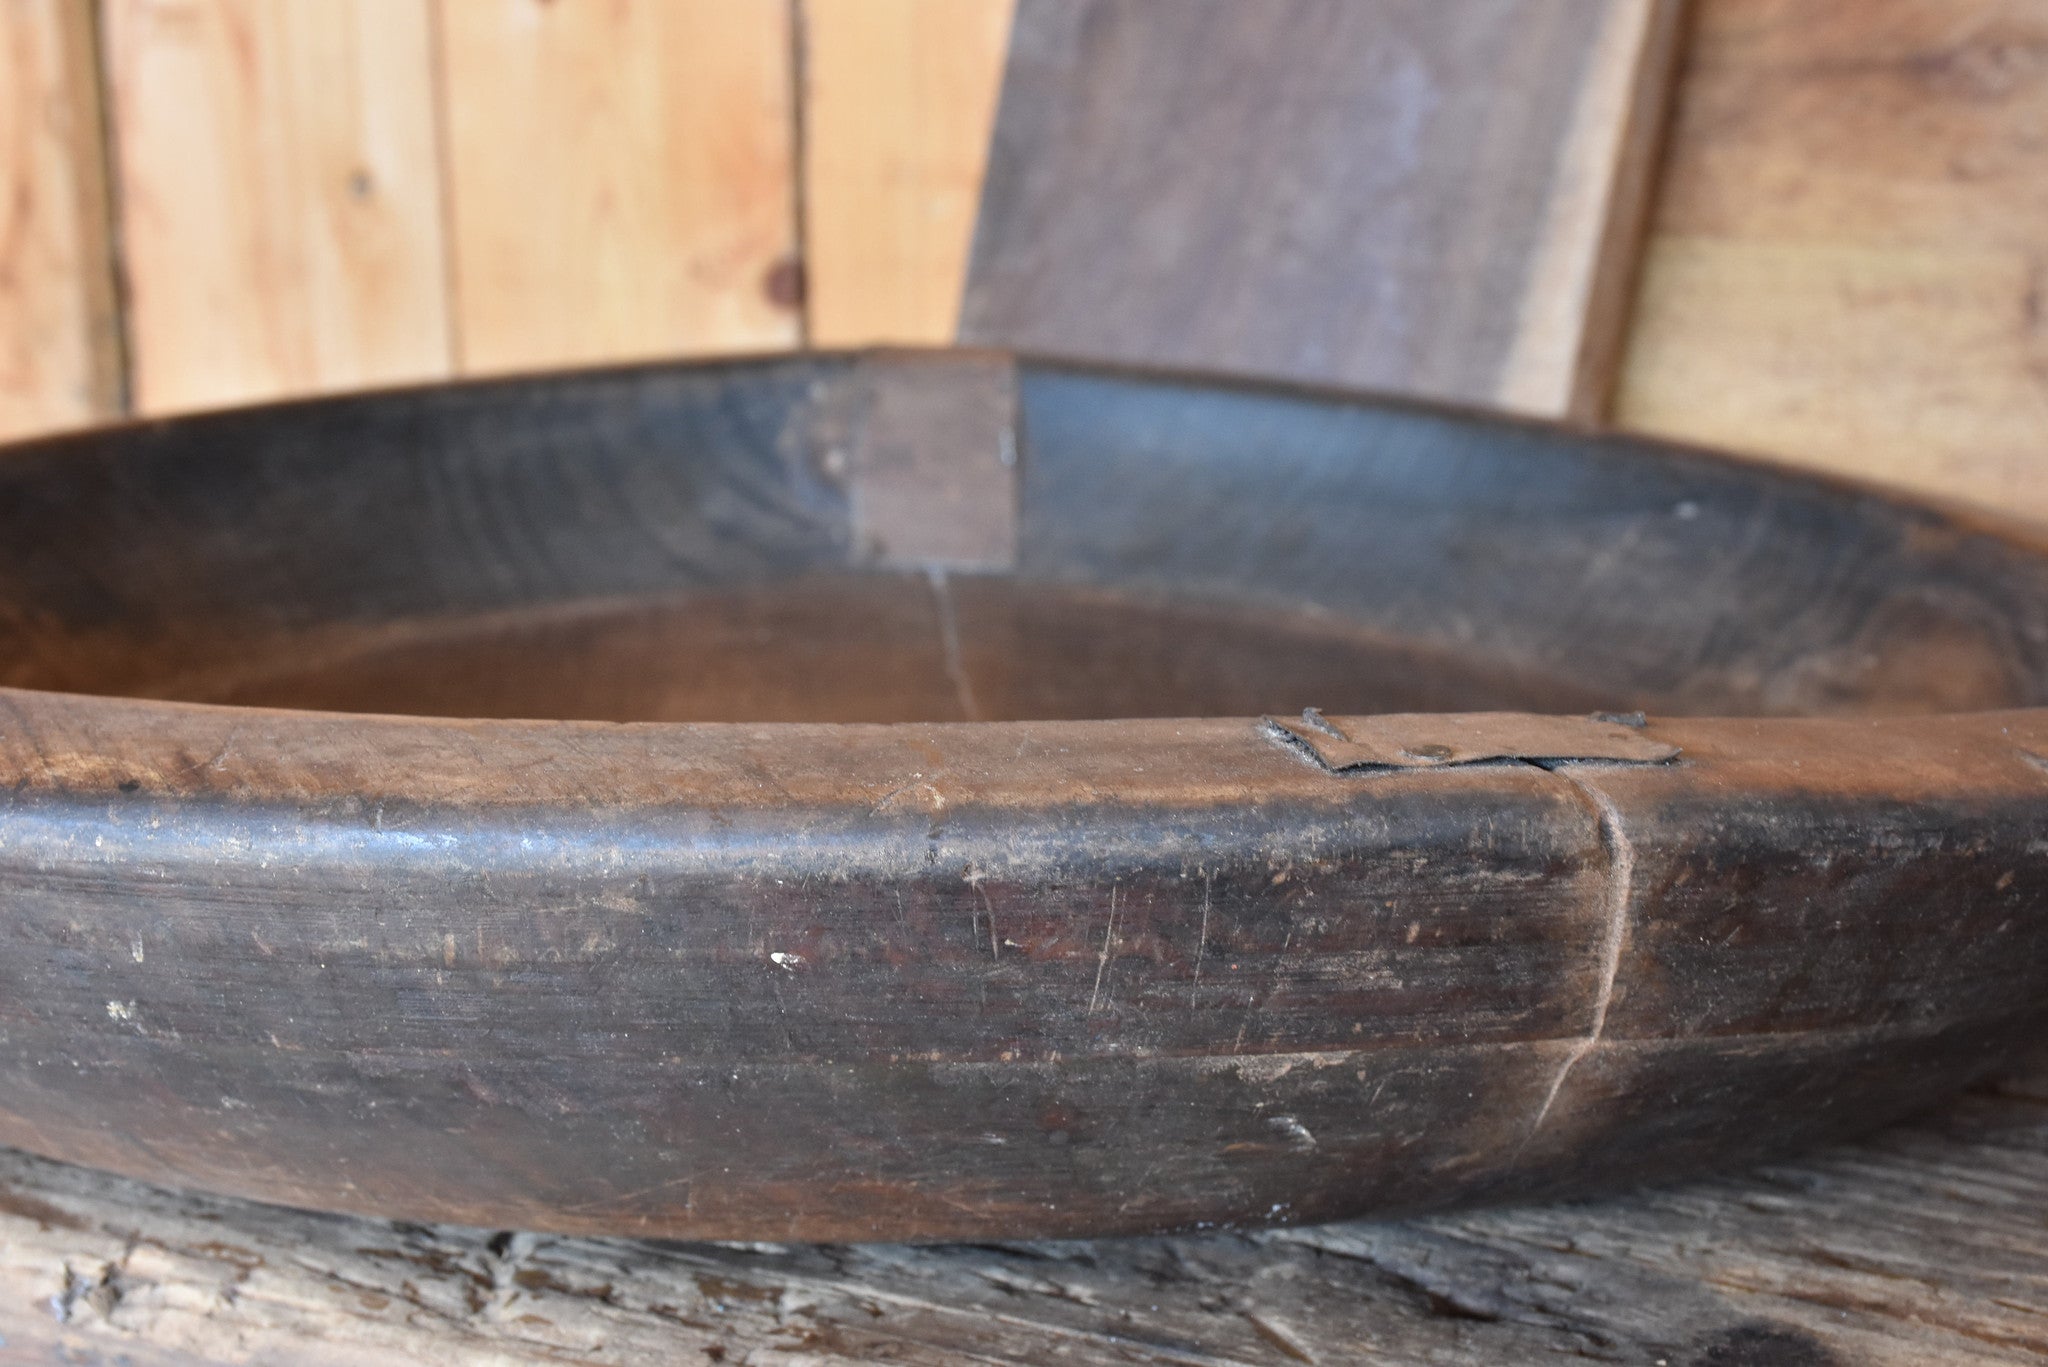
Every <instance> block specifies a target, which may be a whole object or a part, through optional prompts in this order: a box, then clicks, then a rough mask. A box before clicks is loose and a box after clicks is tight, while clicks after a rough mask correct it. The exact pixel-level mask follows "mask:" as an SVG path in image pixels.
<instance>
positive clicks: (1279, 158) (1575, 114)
mask: <svg viewBox="0 0 2048 1367" xmlns="http://www.w3.org/2000/svg"><path fill="white" fill-rule="evenodd" d="M1678 14H1679V10H1678V6H1677V5H1676V4H1672V3H1666V2H1665V0H1579V3H1572V4H1555V3H1550V0H1483V2H1479V3H1459V4H1449V5H1447V4H1440V3H1435V0H1374V3H1371V4H1359V3H1354V0H1261V3H1258V4H1242V3H1237V2H1236V0H1022V3H1021V4H1020V5H1019V6H1018V11H1017V18H1016V24H1015V28H1014V32H1013V36H1012V40H1011V44H1010V51H1009V59H1008V66H1007V69H1006V72H1005V76H1004V86H1003V94H1002V102H1001V107H1000V112H999V114H998V116H997V121H996V131H995V138H994V142H993V144H992V147H991V150H990V154H989V168H988V175H987V179H986V181H985V183H984V187H983V192H982V202H981V213H980V218H979V220H978V224H977V227H976V235H975V244H974V252H973V259H972V266H971V269H970V271H969V275H968V283H967V289H966V295H965V300H964V302H963V305H962V311H961V321H960V336H961V338H962V339H963V340H965V341H969V342H973V343H977V344H982V345H992V346H1011V347H1018V348H1023V349H1027V350H1038V351H1046V352H1051V353H1056V354H1068V355H1078V356H1086V357H1090V358H1095V359H1104V360H1115V361H1125V362H1139V363H1145V364H1157V365H1185V366H1192V367H1197V368H1201V369H1205V370H1220V371H1228V372H1232V373H1238V374H1257V375H1269V376H1280V377H1285V378H1290V379H1298V380H1313V381H1319V382H1331V383H1340V384H1345V385H1352V386H1361V387H1365V388H1371V389H1379V390H1384V391H1388V392H1392V393H1402V394H1415V395H1424V396H1429V397H1435V398H1448V399H1458V400H1463V401H1467V402H1475V403H1487V404H1491V405H1497V406H1504V407H1508V408H1512V409H1516V410H1519V411H1523V412H1528V413H1535V414H1543V415H1549V416H1558V415H1562V414H1565V413H1576V414H1581V415H1591V414H1594V413H1597V411H1598V410H1599V408H1600V406H1601V405H1602V403H1603V401H1604V395H1605V390H1606V386H1607V381H1608V378H1609V375H1610V373H1611V370H1612V365H1613V353H1614V350H1615V347H1614V343H1615V341H1616V339H1617V338H1618V336H1619V329H1620V324H1621V321H1622V317H1623V313H1624V311H1625V308H1626V305H1627V297H1628V280H1629V276H1630V271H1629V264H1630V261H1631V259H1632V257H1633V254H1634V248H1635V237H1636V233H1635V228H1636V224H1637V222H1638V220H1639V218H1640V210H1641V205H1642V202H1643V197H1644V192H1645V189H1646V186H1647V184H1648V178H1647V174H1646V172H1647V168H1648V166H1649V164H1650V162H1651V159H1652V155H1653V153H1654V150H1655V134H1656V128H1657V124H1658V121H1659V113H1660V111H1661V107H1662V94H1663V90H1664V86H1665V79H1666V76H1667V75H1668V72H1669V69H1670V66H1671V63H1672V60H1673V55H1674V52H1675V49H1676V40H1677V36H1678V31H1679V23H1678Z"/></svg>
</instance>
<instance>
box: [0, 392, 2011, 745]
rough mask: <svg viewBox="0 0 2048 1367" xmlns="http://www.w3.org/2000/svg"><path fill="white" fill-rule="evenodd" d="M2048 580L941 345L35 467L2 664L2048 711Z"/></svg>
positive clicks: (13, 522)
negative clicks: (906, 353) (908, 353)
mask: <svg viewBox="0 0 2048 1367" xmlns="http://www.w3.org/2000/svg"><path fill="white" fill-rule="evenodd" d="M992 366H994V367H995V368H994V369H992V368H991V367H992ZM992 375H993V376H994V380H993V381H992V380H991V376H992ZM991 394H993V395H994V396H995V397H994V398H993V399H991V398H990V395H991ZM963 395H964V396H965V399H964V400H962V399H961V396H963ZM956 400H960V401H958V402H956ZM892 405H893V407H892ZM977 405H979V406H978V407H977ZM905 414H908V415H909V416H908V417H906V416H905ZM990 414H993V415H994V416H993V417H991V416H990ZM963 415H964V416H963ZM977 415H979V416H977ZM977 423H979V424H980V426H978V427H977V425H976V424H977ZM891 443H894V445H892V444H891ZM899 448H900V449H899ZM906 452H907V454H906ZM892 461H893V462H894V464H891V462H892ZM977 462H979V463H978V464H977ZM960 472H964V473H960ZM956 475H957V478H956ZM878 529H879V530H878ZM963 546H964V547H965V548H966V553H965V554H962V553H961V548H962V547H963ZM2044 605H2048V575H2044V571H2043V560H2042V557H2041V556H2040V555H2039V553H2038V552H2037V551H2036V550H2035V549H2034V548H2032V547H2029V546H2025V545H2020V544H2015V543H2013V542H2011V541H2008V540H2005V539H2002V538H2001V537H1999V536H1994V535H1991V534H1989V533H1986V532H1982V531H1979V530H1975V529H1972V528H1969V527H1965V526H1960V525H1957V524H1955V523H1953V522H1951V521H1949V520H1947V519H1945V518H1943V517H1942V516H1940V515H1938V514H1935V513H1933V512H1929V511H1927V510H1924V509H1920V508H1916V507H1913V506H1911V505H1907V504H1902V503H1896V502H1892V501H1889V500H1886V499H1883V498H1880V497H1876V496H1873V495H1870V494H1867V493H1864V492H1861V491H1858V490H1854V489H1850V488H1844V487H1840V486H1835V485H1830V484H1825V483H1821V482H1817V481H1810V480H1804V479H1800V478H1797V477H1793V476H1789V475H1785V474H1782V473H1777V472H1773V471H1770V470H1768V469H1765V468H1762V467H1757V466H1747V465H1742V464H1738V463H1734V462H1728V461H1722V460H1719V459H1715V458H1710V457H1704V456H1699V455H1693V454H1687V453H1683V452H1678V451H1673V450H1670V449H1667V448H1662V447H1658V446H1654V445H1650V444H1645V443H1632V442H1625V441H1618V440H1601V439H1593V438H1589V437H1586V436H1584V435H1581V434H1575V433H1570V432H1564V431H1560V430H1554V429H1546V428H1540V427H1530V426H1517V425H1511V424H1505V423H1496V422H1490V421H1486V420H1481V419H1474V418H1468V417H1462V416H1458V415H1453V414H1445V413H1440V412H1435V411H1430V410H1423V409H1415V408H1406V407H1400V406H1391V405H1384V404H1376V403H1372V402H1367V401H1363V400H1355V399H1347V398H1342V397H1332V396H1323V395H1312V394H1300V393H1288V392H1281V391H1270V390H1261V389H1258V388H1246V387H1233V386H1229V385H1223V384H1217V383H1211V382H1204V381H1199V380H1178V379H1152V378H1145V377H1137V376H1129V375H1118V374H1098V373H1091V372H1089V371H1086V370H1084V369H1078V368H1072V367H1060V366H1050V365H1048V366H1037V365H1025V366H1023V367H1021V368H1019V369H1015V370H1012V369H1010V368H1009V367H1008V365H1007V363H1001V362H991V361H989V360H988V359H987V358H961V357H949V356H946V355H933V356H929V357H893V358H874V357H866V358H862V357H800V358H783V359H777V360H763V361H756V362H740V363H722V364H709V365H696V366H680V367H668V368H663V369H650V370H638V371H629V372H615V373H609V374H586V375H572V376H559V377H551V378H537V379H528V380H517V381H509V382H496V383H490V384H481V385H465V386H454V387H446V388H441V389H434V390H422V391H414V392H405V393H392V394H381V395H371V396H364V397H358V398H350V399H342V400H327V401H317V402H313V403H304V404H295V405H288V406H282V407H277V408H270V409H252V410H245V411H241V412H234V413H225V414H217V415H207V416H200V417H194V418H187V419H179V420H173V421H170V422H165V423H158V424H150V425H142V426H137V427H133V428H127V429H120V430H115V431H110V432H103V433H92V434H84V435H81V436H77V437H73V438H68V439H64V440H60V441H54V442H44V443H40V444H38V445H35V446H32V447H21V448H16V449H15V450H14V451H12V452H10V453H8V454H7V456H6V457H5V458H4V459H0V683H6V684H10V685H13V686H17V687H30V688H50V689H63V690H70V691H78V692H88V693H108V694H127V695H136V696H145V697H159V698H177V699H184V700H189V701H200V702H214V703H232V704H244V705H260V706H274V707H301V708H319V709H330V710H339V711H366V712H400V713H426V714H440V715H458V716H495V717H537V718H550V717H561V718H589V719H605V720H619V721H631V720H659V721H833V722H838V721H859V722H890V721H921V720H963V719H965V720H1011V719H1032V718H1047V719H1050V718H1070V719H1078V718H1109V717H1140V716H1154V717H1157V716H1200V715H1256V714H1259V713H1282V712H1296V711H1299V710H1300V709H1301V708H1304V707H1310V706H1313V707H1320V708H1323V709H1325V710H1328V711H1332V712H1370V711H1425V710H1435V709H1453V710H1483V709H1493V708H1522V709H1529V710H1536V711H1549V712H1580V711H1589V710H1599V709H1616V710H1626V709H1633V708H1645V709H1648V710H1652V711H1657V712H1663V713H1667V714H1669V713H1727V714H1786V713H1878V712H1901V711H1907V712H1910V711H1953V710H1968V709H1977V708H1994V707H2009V706H2021V705H2036V704H2038V703H2040V702H2041V701H2042V700H2043V697H2044V695H2048V618H2044V611H2048V607H2044Z"/></svg>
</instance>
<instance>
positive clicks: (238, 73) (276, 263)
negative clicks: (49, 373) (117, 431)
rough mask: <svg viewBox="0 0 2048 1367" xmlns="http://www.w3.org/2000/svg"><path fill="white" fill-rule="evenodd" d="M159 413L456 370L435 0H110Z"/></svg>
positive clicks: (138, 285) (112, 72) (148, 390)
mask: <svg viewBox="0 0 2048 1367" xmlns="http://www.w3.org/2000/svg"><path fill="white" fill-rule="evenodd" d="M104 13H105V16H106V28H105V36H106V58H107V77H108V79H107V89H108V93H109V95H110V97H111V98H110V101H109V108H110V110H111V112H112V125H113V128H112V131H113V147H114V163H115V166H116V168H117V185H118V194H119V204H120V207H121V243H122V253H123V261H124V264H125V266H126V274H127V283H128V338H129V347H130V352H129V354H130V361H131V364H132V366H133V385H134V397H135V404H136V408H137V410H138V411H140V412H143V413H160V412H166V411H170V410H174V409H180V408H197V407H210V406H214V405H219V404H227V403H237V402H243V401H247V400H253V399H262V398H270V397H273V396H276V395H281V394H295V393H310V392H316V391H321V390H332V389H356V388H363V387H366V386H370V385H378V384H388V383H392V382H395V381H400V380H414V379H427V378H432V377H436V376H440V375H445V374H447V373H448V368H449V335H448V309H447V303H448V291H447V283H446V276H445V266H446V252H445V250H444V247H443V244H442V231H441V215H440V208H439V195H440V190H439V184H440V179H439V159H438V156H437V154H436V150H435V132H434V127H435V121H434V106H433V86H432V81H431V80H430V74H431V69H430V66H429V56H430V53H431V51H432V45H431V42H430V37H429V28H428V22H427V12H426V10H425V8H424V7H423V6H422V5H421V4H420V3H419V0H320V3H318V4H310V5H309V4H299V3H293V0H107V3H106V5H105V10H104Z"/></svg>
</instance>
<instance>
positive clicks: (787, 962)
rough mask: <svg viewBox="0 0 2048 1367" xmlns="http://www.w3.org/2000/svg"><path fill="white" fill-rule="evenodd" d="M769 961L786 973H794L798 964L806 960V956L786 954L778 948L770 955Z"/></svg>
mask: <svg viewBox="0 0 2048 1367" xmlns="http://www.w3.org/2000/svg"><path fill="white" fill-rule="evenodd" d="M768 961H769V962H770V963H772V964H774V965H775V966H776V967H777V968H779V969H782V970H783V971H784V972H786V973H794V972H796V969H797V965H798V964H801V963H802V962H803V961H804V956H803V955H801V954H784V953H783V952H782V951H781V950H779V949H778V950H776V951H775V952H774V953H773V954H770V955H769V956H768Z"/></svg>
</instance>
